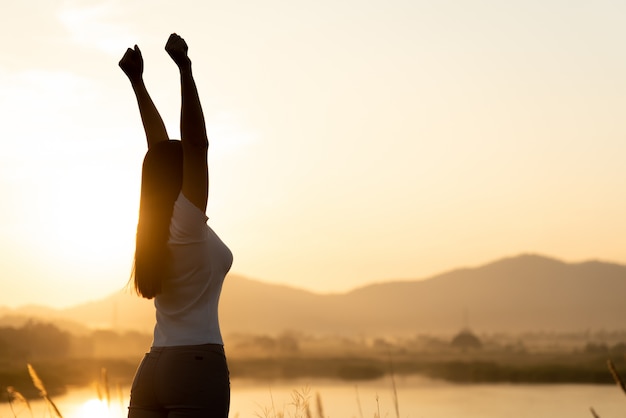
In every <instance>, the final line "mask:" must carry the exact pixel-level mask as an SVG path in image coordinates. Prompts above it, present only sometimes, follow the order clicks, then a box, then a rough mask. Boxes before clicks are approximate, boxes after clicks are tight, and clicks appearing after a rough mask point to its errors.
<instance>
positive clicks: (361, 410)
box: [354, 386, 363, 418]
mask: <svg viewBox="0 0 626 418" xmlns="http://www.w3.org/2000/svg"><path fill="white" fill-rule="evenodd" d="M354 390H355V391H356V404H357V406H358V407H359V417H360V418H363V408H362V407H361V398H359V387H358V386H355V387H354Z"/></svg>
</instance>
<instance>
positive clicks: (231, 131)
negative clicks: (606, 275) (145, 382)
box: [0, 0, 626, 307]
mask: <svg viewBox="0 0 626 418" xmlns="http://www.w3.org/2000/svg"><path fill="white" fill-rule="evenodd" d="M0 21H1V25H0V34H1V35H2V39H3V50H2V52H1V53H0V88H1V90H0V91H1V93H0V118H1V121H2V123H1V125H0V127H1V133H2V135H1V136H0V141H1V143H2V152H1V153H0V193H1V195H2V203H1V204H0V248H1V249H2V256H1V257H0V280H1V284H2V287H1V290H0V306H2V305H4V306H19V305H22V304H30V303H37V304H46V305H50V306H56V307H62V306H69V305H72V304H76V303H79V302H82V301H85V300H93V299H98V298H101V297H104V296H107V295H108V294H110V293H112V292H115V291H117V290H119V289H121V288H123V287H124V285H125V284H126V282H127V280H128V277H129V273H130V269H131V264H132V257H133V251H134V233H135V226H136V221H137V210H138V201H139V180H140V167H141V162H142V158H143V155H144V152H145V137H144V134H143V130H142V126H141V122H140V119H139V113H138V110H137V105H136V102H135V98H134V96H133V94H132V90H131V87H130V83H129V82H128V80H127V79H126V77H125V76H124V74H123V73H122V72H121V70H120V69H119V68H118V66H117V62H118V61H119V59H120V58H121V56H122V55H123V53H124V51H125V50H126V48H127V47H129V46H133V45H134V44H135V43H136V44H138V45H139V47H140V48H141V49H142V52H143V56H144V61H145V70H144V76H145V80H146V84H147V86H148V89H149V91H150V92H151V94H152V97H153V99H154V101H155V103H156V104H157V106H158V107H159V109H160V111H161V114H162V116H163V119H164V120H165V122H166V125H167V126H168V131H169V134H170V136H171V137H173V138H177V137H179V132H178V120H179V106H180V99H179V94H180V92H179V84H178V83H179V80H178V74H177V69H176V67H175V65H174V64H173V63H172V62H171V61H170V59H169V57H168V56H167V54H166V53H165V51H164V50H163V47H164V45H165V41H166V40H167V38H168V36H169V34H170V33H171V32H177V33H178V34H180V35H181V36H183V37H184V38H185V39H186V40H187V43H188V45H189V54H190V56H191V58H192V61H193V63H194V64H193V65H194V74H195V77H196V82H197V84H198V89H199V91H200V95H201V99H202V101H203V106H204V110H205V115H206V118H207V127H208V131H209V135H210V138H209V140H210V143H211V146H210V149H209V166H210V176H211V180H210V181H211V186H210V187H211V188H210V196H209V207H208V210H207V214H208V216H209V217H210V220H209V223H210V225H211V226H212V227H213V228H214V229H215V231H216V232H217V233H218V234H219V235H220V236H221V237H222V239H223V240H224V241H225V242H226V243H227V244H228V245H229V246H230V248H231V249H232V251H233V253H234V256H235V262H234V264H233V268H232V270H231V271H232V272H233V273H236V274H240V275H244V276H247V277H249V278H253V279H258V280H263V281H267V282H274V283H284V284H288V285H291V286H295V287H300V288H304V289H308V290H312V291H316V292H342V291H347V290H350V289H353V288H355V287H358V286H362V285H365V284H369V283H372V282H380V281H385V280H391V279H396V280H397V279H421V278H426V277H429V276H431V275H433V274H436V273H440V272H443V271H447V270H450V269H453V268H456V267H464V266H477V265H480V264H483V263H486V262H489V261H492V260H495V259H498V258H501V257H504V256H513V255H517V254H520V253H527V252H530V253H539V254H544V255H548V256H553V257H556V258H559V259H562V260H565V261H584V260H588V259H601V260H606V261H614V262H618V263H626V120H625V118H624V114H625V111H626V25H624V22H625V21H626V2H623V1H614V0H598V1H593V2H591V1H576V0H524V1H506V0H476V1H468V0H438V1H426V0H405V1H400V0H371V1H367V0H358V1H357V0H340V1H337V0H332V1H331V0H317V1H306V2H305V1H286V0H266V1H256V0H248V1H219V2H218V1H212V0H207V1H191V0H182V1H180V0H179V1H176V2H174V1H132V0H131V1H129V0H124V1H122V0H112V1H71V0H68V1H58V0H26V1H17V0H10V1H8V2H3V11H2V17H0Z"/></svg>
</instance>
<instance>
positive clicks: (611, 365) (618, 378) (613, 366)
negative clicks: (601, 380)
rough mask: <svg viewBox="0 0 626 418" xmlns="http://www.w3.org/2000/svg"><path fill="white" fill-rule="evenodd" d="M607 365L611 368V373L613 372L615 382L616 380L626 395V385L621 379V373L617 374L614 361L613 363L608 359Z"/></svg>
mask: <svg viewBox="0 0 626 418" xmlns="http://www.w3.org/2000/svg"><path fill="white" fill-rule="evenodd" d="M606 363H607V365H608V366H609V371H610V372H611V375H612V376H613V380H615V383H617V386H619V387H620V388H621V389H622V392H624V394H626V385H625V384H624V381H623V380H622V378H621V377H620V375H619V373H617V369H616V368H615V364H613V361H611V359H608V360H607V362H606Z"/></svg>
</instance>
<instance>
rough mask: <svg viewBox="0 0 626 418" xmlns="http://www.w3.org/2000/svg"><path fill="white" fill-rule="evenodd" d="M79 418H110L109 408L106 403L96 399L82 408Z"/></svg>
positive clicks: (78, 414) (86, 402) (79, 411)
mask: <svg viewBox="0 0 626 418" xmlns="http://www.w3.org/2000/svg"><path fill="white" fill-rule="evenodd" d="M76 416H77V417H89V418H109V417H110V414H109V408H107V405H106V402H104V401H101V400H99V399H96V398H92V399H89V400H87V401H85V403H84V404H83V405H82V406H81V407H80V409H79V410H78V413H77V415H76Z"/></svg>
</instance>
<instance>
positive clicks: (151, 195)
mask: <svg viewBox="0 0 626 418" xmlns="http://www.w3.org/2000/svg"><path fill="white" fill-rule="evenodd" d="M165 50H166V51H167V53H168V54H169V55H170V57H171V58H172V59H173V60H174V62H175V63H176V65H177V66H178V69H179V70H180V79H181V91H182V105H181V119H180V131H181V140H180V141H174V140H170V139H169V137H168V135H167V132H166V130H165V125H164V124H163V120H162V119H161V116H160V115H159V112H158V111H157V109H156V107H155V105H154V103H153V102H152V99H151V98H150V95H149V94H148V91H147V90H146V86H145V84H144V82H143V58H142V56H141V51H140V50H139V48H138V47H137V46H136V45H135V47H134V49H131V48H129V49H128V50H127V51H126V53H125V54H124V56H123V57H122V59H121V61H120V63H119V66H120V67H121V68H122V70H123V71H124V73H125V74H126V75H127V76H128V78H129V80H130V82H131V85H132V87H133V90H134V92H135V96H136V98H137V102H138V104H139V112H140V114H141V120H142V122H143V126H144V130H145V132H146V138H147V140H148V152H147V153H146V156H145V158H144V162H143V168H142V178H141V197H140V204H139V221H138V224H137V242H136V249H135V264H134V269H133V276H132V280H133V283H134V287H135V289H136V290H137V293H138V294H139V295H141V296H143V297H145V298H148V299H151V298H154V299H155V301H154V305H155V307H156V325H155V328H154V339H153V343H152V348H151V349H150V352H149V353H147V354H146V355H145V357H144V359H143V361H142V362H141V364H140V365H139V368H138V369H137V373H136V375H135V379H134V381H133V385H132V388H131V394H130V405H129V413H128V416H129V417H130V418H157V417H159V418H161V417H163V418H165V417H169V418H174V417H177V418H178V417H227V416H228V409H229V405H230V382H229V373H228V366H227V364H226V357H225V355H224V346H223V341H222V337H221V334H220V327H219V322H218V317H217V307H218V301H219V296H220V292H221V289H222V283H223V281H224V277H225V275H226V273H227V272H228V270H229V269H230V266H231V264H232V260H233V258H232V254H231V252H230V250H229V249H228V247H226V245H224V243H223V242H222V241H221V240H220V239H219V237H218V236H217V235H216V234H215V232H213V230H212V229H211V228H210V227H209V226H208V225H207V223H206V222H207V219H208V218H207V217H206V215H205V211H206V206H207V199H208V167H207V150H208V139H207V134H206V126H205V122H204V115H203V113H202V107H201V106H200V99H199V97H198V91H197V89H196V84H195V81H194V78H193V75H192V71H191V60H190V59H189V57H188V55H187V44H186V43H185V41H184V39H183V38H181V37H180V36H178V35H177V34H175V33H174V34H172V35H171V36H170V37H169V39H168V41H167V43H166V45H165Z"/></svg>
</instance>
